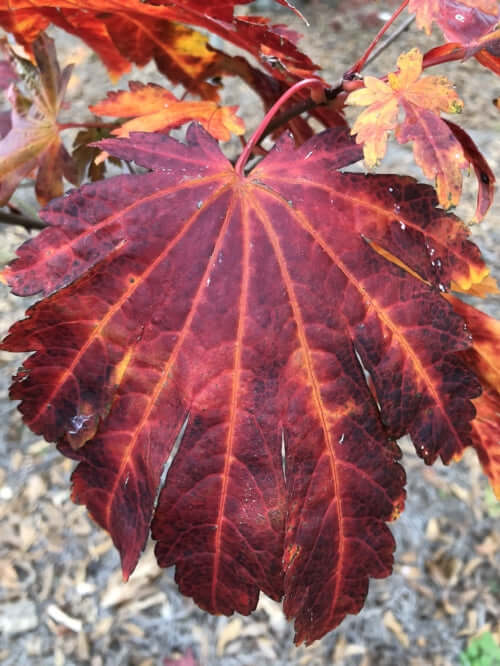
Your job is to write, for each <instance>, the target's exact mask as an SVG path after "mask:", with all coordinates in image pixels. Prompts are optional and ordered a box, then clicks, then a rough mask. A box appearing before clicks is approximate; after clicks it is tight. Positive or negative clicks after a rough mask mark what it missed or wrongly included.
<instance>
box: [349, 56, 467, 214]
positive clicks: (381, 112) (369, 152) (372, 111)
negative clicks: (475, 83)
mask: <svg viewBox="0 0 500 666" xmlns="http://www.w3.org/2000/svg"><path fill="white" fill-rule="evenodd" d="M422 61H423V57H422V54H421V53H420V51H419V50H418V49H412V50H411V51H409V52H408V53H404V54H402V55H401V56H400V57H399V58H398V68H399V70H398V71H397V72H393V73H391V74H389V75H388V77H387V83H386V82H384V81H381V80H379V79H376V78H374V77H371V76H367V77H365V79H364V84H365V88H362V89H360V90H356V91H354V92H352V93H351V94H350V95H349V97H348V98H347V101H346V103H347V104H351V105H356V106H367V107H368V108H367V109H365V110H364V111H362V112H361V114H360V115H359V116H358V118H357V120H356V122H355V123H354V125H353V127H352V130H351V134H356V135H357V136H356V143H359V144H363V153H364V158H365V162H366V164H367V166H368V167H373V166H375V165H376V164H377V163H378V162H379V161H380V160H381V159H382V158H383V157H384V155H385V153H386V150H387V139H388V136H389V133H390V132H391V131H394V133H395V136H396V138H397V140H398V141H399V143H406V142H408V141H412V142H413V151H414V155H415V161H416V162H417V164H418V165H419V166H420V167H421V169H422V171H423V172H424V174H425V175H426V176H427V177H428V178H435V179H436V184H437V192H438V198H439V202H440V204H441V205H442V206H443V207H445V208H449V207H450V206H452V205H456V204H457V203H458V201H459V199H460V194H461V188H462V173H461V170H462V169H464V168H466V167H467V165H468V162H467V160H466V158H465V156H464V152H463V149H462V146H461V145H460V143H459V141H458V140H457V139H456V138H455V136H454V135H453V132H452V131H451V130H450V128H449V127H448V125H447V124H446V123H445V121H444V120H443V119H441V118H440V114H441V113H442V112H446V113H459V112H460V111H461V110H462V108H463V103H462V101H461V100H460V99H459V97H458V95H457V94H456V92H455V91H454V90H453V87H452V85H451V83H450V82H449V81H448V79H446V78H445V77H443V76H424V77H421V73H422ZM403 111H404V119H403V120H401V119H400V115H402V112H403Z"/></svg>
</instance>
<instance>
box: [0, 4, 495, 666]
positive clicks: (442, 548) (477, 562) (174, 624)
mask: <svg viewBox="0 0 500 666" xmlns="http://www.w3.org/2000/svg"><path fill="white" fill-rule="evenodd" d="M346 4H348V3H346ZM373 4H374V5H375V3H373ZM349 5H350V7H351V12H350V14H349V15H348V18H347V19H345V18H343V17H344V15H343V14H342V13H341V11H340V9H341V5H340V6H339V5H337V8H336V9H335V8H334V7H333V5H332V4H331V3H330V5H328V4H325V3H323V4H322V3H320V2H313V3H311V4H309V5H304V11H305V12H306V14H307V15H308V18H309V19H310V21H311V27H310V28H309V29H308V31H307V34H306V38H305V41H304V42H303V48H304V50H306V51H307V52H308V53H309V54H310V55H311V56H312V58H313V59H314V60H315V61H316V62H318V63H319V64H321V65H322V66H323V67H324V68H325V70H326V72H327V74H326V78H328V79H329V80H335V79H336V78H338V76H339V75H340V74H341V73H342V71H344V70H345V69H346V68H347V66H348V65H349V64H350V63H351V62H353V61H354V59H355V57H356V56H357V55H359V52H360V48H361V47H360V44H362V43H364V42H365V41H366V34H372V33H373V32H374V31H375V29H378V26H379V25H380V19H377V15H376V14H377V12H379V13H380V12H382V11H384V6H383V5H382V4H380V5H379V4H377V5H376V7H377V10H376V12H374V11H371V12H369V11H367V10H365V9H363V4H362V3H359V5H358V4H356V2H351V3H349ZM277 18H278V19H279V20H280V21H285V20H286V21H287V22H290V21H289V15H288V14H283V13H281V12H280V13H278V14H277ZM377 20H378V24H377ZM292 23H293V25H294V26H295V27H296V28H298V29H300V31H301V32H304V31H305V30H306V29H305V28H304V26H302V27H299V25H298V24H297V23H296V22H292ZM367 24H368V25H371V24H375V28H373V27H371V28H369V27H366V26H367ZM363 30H365V31H369V32H368V33H367V32H363ZM57 39H58V43H59V44H60V48H61V51H60V52H61V55H62V60H63V61H64V62H69V61H71V60H73V61H76V62H77V66H76V69H75V75H74V77H73V79H72V82H71V84H70V98H71V101H72V103H73V106H72V114H73V117H82V119H83V118H84V113H85V105H86V104H87V103H90V102H93V101H96V100H97V99H99V98H101V97H104V94H103V91H105V90H108V89H112V85H111V84H110V82H109V80H107V76H106V73H105V72H104V71H103V70H102V68H101V67H100V65H99V63H97V62H96V61H95V58H94V56H93V55H92V54H90V53H89V52H88V51H87V50H86V49H85V48H83V47H82V46H81V44H78V43H76V42H75V41H73V40H72V39H70V38H68V37H67V36H65V35H62V34H60V33H57ZM426 39H427V38H426V37H425V36H423V35H422V34H421V33H417V32H416V30H415V29H414V28H410V34H409V35H408V37H405V38H403V40H400V41H399V43H398V44H396V45H394V46H393V47H392V48H391V49H389V50H388V51H387V52H385V53H384V54H383V56H382V57H381V58H380V59H379V60H378V61H377V62H376V63H374V64H373V65H372V67H371V68H370V71H371V73H377V72H382V71H384V72H385V71H388V70H389V69H390V68H392V67H394V63H395V60H396V57H397V55H398V53H400V52H401V51H402V50H405V48H406V44H410V45H414V44H415V43H417V44H419V45H421V47H422V48H426V45H427V48H430V46H432V45H433V43H431V42H430V41H427V42H426ZM434 43H435V42H434ZM384 68H385V69H384ZM447 73H448V74H449V76H450V78H452V79H453V80H454V81H456V82H457V88H458V92H459V94H460V95H461V96H462V97H463V98H464V100H465V101H466V110H465V112H464V114H463V117H462V118H461V119H460V123H461V124H462V126H463V127H464V128H465V129H467V130H471V133H472V134H473V136H474V138H475V139H476V141H477V142H478V144H479V145H480V147H481V148H482V149H483V150H484V152H485V154H486V155H487V157H488V159H489V160H490V162H491V164H492V166H493V168H494V170H496V173H497V174H498V173H500V171H499V170H498V167H499V165H500V142H499V134H498V132H499V128H500V114H498V112H496V111H495V109H494V108H493V106H492V105H491V102H490V100H491V98H493V97H498V96H500V85H499V83H498V81H495V80H494V77H493V75H490V74H488V73H487V72H486V71H484V70H481V69H480V68H479V67H476V65H475V63H473V62H467V63H466V64H465V65H463V66H462V67H459V66H458V65H453V66H448V68H447ZM129 78H140V79H141V80H144V81H146V80H151V79H152V78H154V80H156V81H161V78H159V77H158V76H157V75H156V76H155V74H154V68H153V67H152V66H151V67H148V68H147V69H146V70H145V71H144V70H143V71H142V72H137V70H136V71H135V72H134V73H133V74H132V76H131V77H129ZM118 87H121V88H123V87H124V83H123V82H122V81H120V82H119V85H117V86H115V87H114V89H116V88H118ZM495 87H496V88H495ZM227 101H228V103H239V104H241V106H242V114H243V116H244V117H245V120H246V122H247V126H248V127H249V128H251V127H252V126H255V124H256V122H257V115H258V114H256V113H255V97H254V96H253V95H252V94H250V93H248V92H247V91H245V90H244V89H243V87H242V86H233V87H232V88H231V90H230V91H229V93H228V95H227ZM379 170H380V171H394V172H399V173H410V174H411V175H414V176H416V177H419V178H420V174H419V173H418V172H417V171H416V169H415V166H414V164H413V162H412V159H411V154H410V153H409V151H408V150H406V149H404V148H402V147H399V146H392V147H391V150H390V153H389V155H388V158H387V159H386V160H385V161H384V162H383V164H382V166H381V167H380V169H379ZM466 181H467V183H466V193H465V196H464V203H463V205H461V208H460V212H461V214H462V215H463V217H464V219H465V220H467V219H470V217H471V214H472V210H473V197H474V179H473V178H472V177H471V178H468V179H466ZM17 196H18V197H19V196H21V197H24V198H25V200H26V202H27V203H28V205H32V204H31V203H30V201H29V198H28V190H27V189H26V190H22V191H21V194H19V193H18V195H17ZM499 213H500V207H499V205H498V204H496V205H495V206H494V208H493V210H492V212H491V213H490V214H489V216H488V218H487V219H486V220H485V221H484V222H483V223H482V224H481V225H480V226H478V227H476V228H474V229H473V234H474V238H475V240H476V242H478V244H479V245H480V247H481V249H482V250H483V252H484V254H485V257H486V259H487V260H488V261H489V263H490V264H491V266H492V271H493V274H494V275H495V276H496V278H497V279H500V252H499V247H500V226H499V223H498V220H499ZM30 235H32V234H31V233H30V232H27V231H26V230H24V229H22V228H20V227H12V226H8V227H7V226H5V225H0V264H4V263H5V262H6V261H7V260H8V259H9V258H11V257H12V256H13V253H14V251H15V248H16V247H17V246H18V245H19V244H20V243H21V242H22V241H23V240H25V239H26V238H28V237H29V236H30ZM25 307H26V301H24V300H21V299H18V298H15V297H13V296H11V295H9V294H8V291H7V289H6V288H5V287H4V286H3V285H1V284H0V334H3V333H5V332H6V331H7V329H8V327H9V326H10V324H11V323H13V321H15V320H16V319H18V318H19V317H21V316H22V314H23V311H24V309H25ZM485 309H487V310H488V311H489V312H490V313H491V314H495V313H496V314H497V316H498V315H499V314H500V300H499V299H498V298H496V299H490V301H489V302H488V303H487V304H486V305H485ZM20 358H21V356H18V357H17V358H13V356H12V355H11V354H9V355H7V354H5V353H3V352H0V416H1V418H0V428H1V429H0V534H1V539H0V662H1V663H5V664H6V665H7V666H14V665H21V666H24V665H31V664H36V665H40V666H49V665H50V666H53V665H55V666H65V665H67V666H72V665H73V664H75V665H79V664H90V665H91V666H125V665H130V666H136V665H137V666H157V665H158V666H161V664H162V663H163V660H164V659H166V658H169V657H170V658H171V657H175V656H176V655H182V654H185V653H186V651H187V650H188V649H189V648H191V649H192V650H193V652H194V654H195V655H196V657H197V659H198V660H199V662H200V664H202V666H216V665H217V666H236V665H238V666H239V665H245V664H248V665H252V666H253V665H255V664H258V665H262V666H265V665H269V666H285V665H286V666H323V665H326V664H335V666H400V665H407V664H408V665H409V666H420V665H422V666H424V665H432V666H452V665H455V664H458V663H459V654H460V652H461V651H463V650H464V649H465V648H466V646H467V643H468V641H469V640H470V639H471V638H472V637H474V636H476V635H478V634H479V633H481V632H484V631H490V632H491V633H492V634H493V635H494V636H495V637H496V639H497V641H499V642H500V624H499V608H500V603H499V601H500V531H499V529H498V525H499V520H500V505H499V504H498V503H497V502H496V501H495V500H494V498H493V495H492V493H491V491H490V490H489V488H488V484H487V481H486V479H485V477H484V476H483V475H482V473H481V470H480V467H479V465H478V463H477V460H476V458H475V456H474V455H473V454H472V452H468V453H469V454H470V455H466V456H465V457H464V459H463V460H462V461H461V462H460V463H458V464H455V465H452V466H450V467H444V466H443V465H441V464H436V465H435V466H434V467H432V468H429V467H426V466H425V465H424V464H423V463H422V461H421V460H420V459H418V458H417V456H416V455H415V453H414V452H413V450H412V446H411V444H410V443H409V442H408V441H406V440H403V441H402V442H401V446H402V449H403V452H404V458H403V464H404V466H405V468H406V471H407V475H408V487H407V490H408V501H407V506H406V510H405V512H404V513H403V514H402V516H401V517H400V518H399V519H398V521H397V522H396V523H395V524H394V525H393V528H392V529H393V532H394V534H395V537H396V541H397V544H398V549H397V551H396V563H395V567H394V574H393V576H392V577H391V578H390V579H387V580H383V581H373V582H372V583H371V586H370V592H369V595H368V600H367V603H366V605H365V607H364V609H363V611H362V612H361V613H360V614H359V615H357V616H355V617H349V618H348V619H347V620H346V621H345V622H344V623H343V624H342V625H341V626H340V627H339V628H338V629H337V630H336V631H333V632H331V633H330V634H329V635H328V636H326V637H325V638H324V639H323V640H321V641H319V642H317V643H315V644H313V645H312V646H310V647H308V648H306V647H299V648H295V647H293V644H292V639H293V630H292V627H291V626H290V624H289V623H288V622H287V621H286V620H285V618H284V616H283V613H282V611H281V608H280V606H279V605H278V604H276V603H275V602H272V601H270V600H269V599H267V598H265V597H261V600H260V602H259V605H258V608H257V610H256V611H255V612H254V614H253V615H252V616H250V617H241V616H239V615H234V616H233V617H229V618H226V617H212V616H210V615H207V614H205V613H203V612H202V611H201V610H199V609H198V608H197V607H196V606H195V605H194V604H193V603H192V602H191V601H190V600H189V599H186V598H184V597H182V596H181V595H180V594H179V593H178V591H177V587H176V585H175V582H174V581H173V575H172V571H162V570H160V569H158V567H157V566H156V563H155V561H154V557H153V554H152V549H151V547H150V546H149V547H148V548H147V550H146V552H145V554H144V556H143V558H142V560H141V562H140V564H139V566H138V568H137V570H136V572H135V573H134V574H133V576H132V577H131V579H130V581H129V583H127V584H124V583H122V582H121V573H120V570H119V559H118V555H117V553H116V552H115V551H114V549H113V547H112V544H111V541H110V539H109V538H108V536H107V535H106V534H105V533H104V532H103V531H102V530H100V529H98V528H97V527H96V526H95V525H93V523H92V522H91V520H90V519H89V518H88V517H87V514H86V511H85V509H84V508H83V507H80V506H75V505H74V504H72V502H71V501H70V483H69V477H70V474H71V470H72V467H73V464H72V463H71V462H70V461H69V460H65V459H63V458H62V457H61V456H60V455H59V454H58V453H57V452H56V451H55V450H54V448H53V446H52V445H51V444H47V443H46V442H44V441H43V440H40V439H39V438H37V437H36V436H34V435H33V434H32V433H30V431H28V430H27V429H26V428H25V427H24V426H23V425H22V422H21V419H20V415H19V413H18V412H17V410H16V409H15V405H14V404H12V403H10V402H9V400H8V396H7V390H8V384H9V381H10V376H11V375H12V374H13V373H14V372H15V370H16V368H17V366H18V364H19V359H20Z"/></svg>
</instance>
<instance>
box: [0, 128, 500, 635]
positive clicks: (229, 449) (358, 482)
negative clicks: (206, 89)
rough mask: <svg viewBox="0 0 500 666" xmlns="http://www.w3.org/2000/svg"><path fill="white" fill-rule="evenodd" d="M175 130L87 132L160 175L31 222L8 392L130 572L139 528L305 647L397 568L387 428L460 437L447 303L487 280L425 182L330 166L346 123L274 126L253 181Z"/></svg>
mask: <svg viewBox="0 0 500 666" xmlns="http://www.w3.org/2000/svg"><path fill="white" fill-rule="evenodd" d="M186 141H187V143H186V144H182V143H179V142H177V141H175V140H174V139H172V138H171V137H169V136H168V135H164V134H153V133H133V134H132V135H131V136H130V137H129V138H126V139H123V138H122V139H106V140H104V141H101V142H100V144H99V146H100V148H101V149H103V150H105V151H107V152H108V153H110V154H111V155H114V156H115V157H117V158H119V159H123V160H127V161H135V162H136V163H137V164H138V165H141V166H142V167H145V168H146V169H150V170H151V171H150V172H149V173H144V174H141V175H123V176H118V177H115V178H112V179H110V180H109V181H104V182H100V183H95V184H90V185H86V186H84V187H83V188H81V189H80V190H77V191H74V192H72V193H70V194H69V195H67V196H66V197H64V198H61V199H58V200H56V201H54V202H52V203H51V205H50V206H49V207H48V208H47V209H45V211H44V212H43V213H42V217H43V219H44V220H45V221H46V222H47V224H48V225H49V227H48V228H47V229H45V230H44V231H42V232H41V234H40V235H39V236H38V237H36V238H35V239H33V240H31V241H29V242H28V243H26V244H24V245H23V246H22V247H21V248H20V250H19V251H18V258H17V259H16V260H15V261H14V263H13V264H12V265H11V266H10V267H8V268H7V269H5V270H4V272H3V279H4V280H6V281H7V282H8V283H9V284H10V286H11V287H12V289H13V291H14V293H17V294H20V295H28V294H34V293H38V294H40V295H41V296H45V298H44V299H43V300H41V301H39V302H38V303H37V304H35V305H34V306H33V307H31V308H30V309H29V310H28V313H27V315H28V316H27V318H25V319H24V320H22V321H20V322H18V323H17V324H15V325H14V326H13V327H12V328H11V331H10V333H9V335H8V337H7V338H6V339H5V341H4V342H3V343H2V345H1V347H2V349H6V350H11V351H22V350H31V351H32V352H34V353H33V354H32V355H31V356H30V357H29V358H28V359H27V360H26V361H25V363H24V366H23V367H22V368H21V369H20V371H19V373H18V375H17V376H16V378H15V380H14V383H13V386H12V389H11V397H12V398H14V399H19V400H21V404H20V410H21V412H22V413H23V417H24V420H25V422H26V423H27V424H28V425H29V426H30V427H31V428H32V429H33V430H34V431H35V432H36V433H38V434H42V435H43V436H44V437H46V438H47V439H48V440H50V441H56V442H58V447H59V448H60V450H61V451H62V452H64V453H65V454H66V455H68V456H70V457H72V458H74V459H75V460H78V461H79V465H78V467H77V468H76V470H75V472H74V474H73V477H72V480H73V494H72V496H73V499H74V500H75V501H77V502H80V503H84V504H86V505H87V507H88V509H89V511H90V513H91V515H92V516H93V518H94V519H95V520H96V521H97V522H98V523H99V524H100V525H102V526H103V527H104V528H105V529H107V530H108V531H109V532H110V534H111V536H112V538H113V541H114V543H115V545H116V546H117V548H118V549H119V551H120V555H121V559H122V567H123V572H124V576H125V577H128V575H129V574H130V573H131V571H132V570H133V568H134V567H135V565H136V562H137V559H138V557H139V555H140V553H141V550H142V548H143V546H144V543H145V541H146V539H147V537H148V534H149V529H150V524H151V522H152V534H153V538H154V539H155V540H156V541H157V544H156V555H157V559H158V562H159V564H160V565H161V566H170V565H173V564H175V565H176V580H177V583H178V585H179V587H180V590H181V591H182V592H183V593H184V594H187V595H189V596H192V597H193V598H194V600H195V601H196V602H197V603H198V604H199V605H200V606H201V607H202V608H204V609H206V610H209V611H211V612H216V613H226V614H229V613H232V612H233V611H234V610H237V611H239V612H241V613H249V612H250V611H251V610H253V609H254V608H255V606H256V604H257V599H258V594H259V590H263V591H264V592H265V593H266V594H268V595H269V596H270V597H272V598H274V599H281V598H282V597H283V598H284V608H285V612H286V614H287V616H288V617H294V618H295V626H296V640H297V641H298V642H301V641H303V640H306V641H307V642H310V641H313V640H315V639H317V638H320V637H321V636H322V635H323V634H324V633H325V632H327V631H329V630H330V629H332V628H333V627H335V626H336V625H337V624H338V623H339V622H341V620H342V619H343V618H344V616H345V615H346V614H347V613H356V612H358V611H359V610H360V609H361V607H362V604H363V602H364V599H365V596H366V592H367V588H368V579H369V577H384V576H387V575H388V574H389V573H390V570H391V566H392V561H393V550H394V541H393V538H392V535H391V533H390V532H389V530H388V528H387V526H386V524H385V523H386V521H390V520H392V519H393V518H395V517H396V516H397V515H398V513H399V512H400V511H401V509H402V506H403V501H404V488H403V486H404V482H405V476H404V472H403V469H402V468H401V466H400V465H399V463H398V459H399V456H400V453H399V449H398V447H397V446H396V445H395V443H394V442H393V439H395V438H397V437H400V436H401V435H403V434H404V433H406V432H408V433H409V434H410V435H411V437H412V440H413V442H414V444H415V447H416V450H417V452H418V454H419V455H420V456H421V457H422V458H423V459H424V460H425V461H426V462H427V463H431V462H433V461H434V460H435V459H436V457H438V456H440V457H441V459H442V460H443V461H444V462H445V463H448V462H450V461H451V460H452V459H455V458H457V457H458V456H459V455H460V454H461V452H462V451H463V449H464V448H465V447H466V446H469V445H474V444H475V437H476V431H475V430H473V428H475V427H476V426H475V425H474V423H475V421H473V418H474V415H475V410H474V406H473V404H472V400H475V399H477V398H478V396H479V394H480V386H479V383H478V380H477V378H476V376H475V374H474V372H473V371H472V370H471V369H470V368H468V367H467V365H466V363H465V362H464V360H463V358H462V356H461V355H462V354H463V353H466V352H467V350H470V349H471V336H470V333H469V332H468V331H467V330H466V328H465V327H464V320H463V319H462V317H461V316H460V315H459V314H456V313H455V312H454V310H453V307H452V306H451V305H450V304H449V303H448V302H447V301H446V300H445V298H443V296H442V294H441V292H442V291H445V290H446V288H447V286H448V285H449V284H450V283H451V281H454V282H456V283H459V284H462V285H466V284H471V283H475V282H480V281H481V280H482V279H483V278H484V276H485V275H486V274H487V269H486V267H485V266H484V263H483V262H482V259H481V257H480V254H479V251H478V249H477V248H476V246H474V245H473V244H472V243H470V242H469V241H468V240H467V235H468V232H467V229H466V227H465V225H463V223H462V222H460V220H458V219H457V218H456V217H454V216H452V215H448V214H447V213H445V212H444V211H442V210H439V209H437V208H436V203H437V201H436V197H435V194H434V191H433V189H432V188H430V187H428V186H423V185H419V184H417V183H416V181H415V180H413V179H411V178H407V177H398V176H392V175H391V176H381V175H372V176H365V175H364V174H357V173H342V172H340V171H339V169H340V168H342V167H344V166H346V165H348V164H351V163H353V162H355V161H357V160H358V159H359V157H360V152H361V151H360V148H359V147H358V146H356V145H355V143H354V142H353V141H352V140H351V139H350V137H349V134H348V131H347V130H345V129H331V130H326V131H325V132H323V133H321V134H319V135H316V136H315V137H313V138H312V139H310V140H309V141H308V142H307V143H306V144H304V145H303V146H302V147H301V148H299V149H296V148H295V146H294V143H293V139H292V138H291V137H290V136H289V135H288V134H284V135H282V136H281V138H280V140H279V141H278V143H277V144H276V146H275V148H274V149H273V150H272V151H271V152H270V153H269V154H268V155H267V156H266V158H265V159H263V160H262V161H261V162H260V163H259V164H258V165H257V167H255V168H254V169H253V170H252V171H251V172H250V173H249V175H248V176H244V175H242V174H241V172H239V171H238V170H235V168H234V167H233V166H232V165H231V163H230V162H229V161H228V160H227V159H226V158H225V157H224V156H223V154H222V153H221V152H220V150H219V148H218V146H217V144H216V142H215V141H214V139H213V138H211V137H210V136H209V135H208V134H207V133H206V132H205V131H204V130H203V129H202V128H201V127H199V126H198V125H195V124H193V125H191V126H190V127H189V129H188V132H187V139H186ZM375 244H378V245H379V246H380V247H383V248H385V250H386V252H387V257H390V256H394V257H395V258H396V257H397V258H398V259H400V261H401V266H407V267H408V269H407V270H406V269H405V268H402V267H401V266H399V265H397V264H396V263H395V262H393V261H391V260H388V258H387V257H384V256H382V255H381V254H380V253H378V252H377V251H375V249H374V246H375ZM365 372H366V373H369V375H370V386H369V385H368V383H367V380H366V376H365ZM41 385H43V386H44V391H40V388H39V387H40V386H41ZM372 391H373V392H374V394H375V395H373V393H372ZM182 433H183V434H182ZM180 434H182V440H181V441H180V445H179V449H178V451H177V453H176V454H175V457H174V458H173V461H172V462H171V465H170V468H169V470H168V474H167V477H166V482H165V485H164V486H163V488H161V485H162V469H163V467H164V465H165V463H166V461H167V460H169V457H170V455H171V454H172V452H173V449H174V444H175V442H176V441H177V439H178V437H179V435H180Z"/></svg>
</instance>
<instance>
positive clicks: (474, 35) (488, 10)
mask: <svg viewBox="0 0 500 666" xmlns="http://www.w3.org/2000/svg"><path fill="white" fill-rule="evenodd" d="M408 10H409V11H410V12H414V13H415V15H416V17H417V25H418V27H419V28H423V29H424V30H425V31H426V32H427V34H430V32H431V26H432V22H433V21H436V23H437V24H438V25H439V27H440V28H441V30H442V31H443V34H444V36H445V37H446V39H447V40H448V41H449V42H457V43H458V44H462V45H464V46H466V45H471V44H474V43H475V42H477V41H478V40H479V39H480V38H481V37H484V35H486V34H488V33H489V32H490V31H492V30H493V29H494V27H495V25H496V24H497V23H498V20H499V7H498V0H462V1H459V0H410V2H409V4H408Z"/></svg>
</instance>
